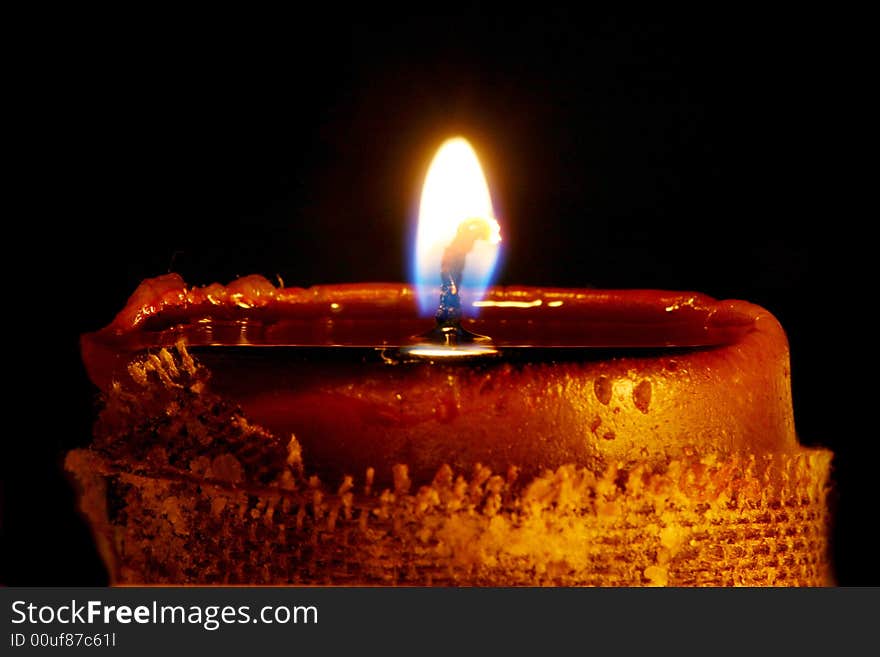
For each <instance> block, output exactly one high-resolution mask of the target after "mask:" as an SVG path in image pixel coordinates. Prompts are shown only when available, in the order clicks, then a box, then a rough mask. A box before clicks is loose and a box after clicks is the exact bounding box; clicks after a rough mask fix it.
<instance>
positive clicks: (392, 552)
mask: <svg viewBox="0 0 880 657" xmlns="http://www.w3.org/2000/svg"><path fill="white" fill-rule="evenodd" d="M451 145H452V149H451V151H450V150H449V149H447V150H441V153H440V155H439V156H438V158H437V161H438V162H440V163H441V167H440V169H437V168H433V169H432V173H431V174H429V176H428V178H427V182H426V187H425V191H424V193H423V199H422V215H423V218H422V220H423V222H426V223H422V224H420V227H419V234H418V237H417V242H419V243H420V245H421V247H420V248H421V249H422V250H420V253H419V256H418V257H417V258H416V267H415V268H416V270H417V272H419V273H420V277H417V280H416V283H415V284H414V285H411V286H410V285H400V284H351V285H337V286H318V287H313V288H308V289H300V288H284V287H276V286H274V285H273V284H271V283H270V282H269V281H267V280H266V279H263V278H261V277H258V276H248V277H244V278H241V279H239V280H237V281H234V282H232V283H230V284H229V285H226V286H223V285H219V284H214V285H210V286H207V287H201V288H200V287H192V286H189V285H187V284H186V283H185V282H184V281H183V279H182V278H181V277H179V276H177V275H175V274H168V275H165V276H160V277H158V278H155V279H150V280H147V281H144V282H143V283H142V284H141V286H140V287H139V288H138V289H137V290H136V291H135V293H134V294H133V296H132V297H131V299H130V300H129V302H128V304H127V305H126V306H125V308H123V310H122V311H121V312H120V313H119V314H118V315H117V317H116V318H115V319H114V320H113V322H112V323H111V324H110V325H109V326H107V327H106V328H105V329H103V330H101V331H98V332H95V333H91V334H87V335H85V336H83V339H82V350H83V357H84V362H85V364H86V367H87V370H88V373H89V376H90V377H91V379H92V380H93V381H94V382H95V383H96V385H97V386H98V387H99V388H101V390H102V391H103V392H104V395H105V398H106V406H105V408H104V410H103V411H102V413H101V417H100V419H99V422H98V424H97V425H96V432H95V440H94V443H93V444H92V445H91V446H90V448H89V449H86V450H77V451H74V452H72V453H71V454H70V455H69V456H68V459H67V466H68V469H69V470H70V471H71V472H73V473H74V475H75V476H76V477H77V479H78V480H79V481H80V483H81V486H82V491H83V495H82V505H83V510H84V511H85V513H86V515H87V516H88V517H89V518H90V520H91V521H92V524H93V527H94V529H95V534H96V538H97V540H98V543H99V546H100V547H101V550H102V554H103V555H104V558H105V560H106V562H107V563H108V566H109V568H110V572H111V577H112V579H113V581H114V582H118V583H135V582H141V583H144V582H149V583H154V582H161V583H191V582H201V583H220V582H232V583H282V582H294V583H295V582H307V583H333V584H336V583H407V584H493V585H508V584H536V583H542V584H544V583H549V584H565V585H571V584H599V585H638V584H673V585H699V584H709V585H718V584H808V585H816V584H826V583H829V582H830V571H829V565H828V557H827V537H826V536H827V522H828V517H827V507H826V499H825V498H826V494H827V477H828V469H829V465H830V454H829V453H828V452H827V451H824V450H818V449H805V448H803V447H801V446H800V445H799V444H798V441H797V438H796V435H795V431H794V422H793V416H792V408H791V393H790V372H789V368H788V350H787V343H786V338H785V334H784V331H783V330H782V328H781V326H780V325H779V323H778V322H777V321H776V320H775V319H774V318H773V316H772V315H771V314H770V313H769V312H767V311H766V310H764V309H762V308H760V307H757V306H755V305H752V304H749V303H747V302H744V301H716V300H714V299H712V298H710V297H707V296H705V295H702V294H698V293H692V292H666V291H658V290H607V291H603V290H586V289H552V288H540V289H539V288H529V287H506V288H491V287H488V288H487V287H486V286H487V285H488V279H489V277H490V276H491V270H492V269H493V268H494V264H495V259H496V258H497V248H498V241H499V240H498V238H500V237H502V236H501V234H500V233H501V231H500V228H499V225H498V223H497V221H496V219H495V217H494V213H493V211H492V208H491V201H490V200H489V195H488V191H486V189H485V182H484V180H483V178H482V174H481V173H479V175H477V173H478V172H479V165H478V164H477V165H476V169H475V168H474V163H475V162H476V157H475V156H472V155H471V153H472V151H470V150H469V148H466V144H465V143H462V142H461V141H455V142H452V144H451ZM447 146H449V144H447ZM450 152H452V154H453V156H454V157H450V156H449V153H450ZM456 152H457V155H456ZM456 157H457V158H458V159H456ZM462 158H463V159H462ZM444 162H447V163H449V162H452V163H454V164H455V166H452V167H451V169H450V170H451V171H453V172H455V174H456V176H459V177H458V178H456V177H453V182H452V183H444V182H443V180H442V179H441V176H440V173H442V165H443V163H444ZM438 171H440V173H437V172H438ZM459 174H460V175H459ZM460 176H464V178H463V179H460ZM475 176H476V182H473V181H474V180H475ZM447 180H448V178H447ZM445 185H451V188H450V187H445ZM456 189H467V190H468V193H467V194H465V193H462V194H461V195H456V194H455V193H454V191H455V190H456ZM449 199H453V200H455V201H456V203H457V205H455V204H453V205H451V206H450V205H448V203H447V202H448V200H449ZM439 201H442V202H444V203H447V205H446V206H443V207H442V210H441V211H437V210H436V208H437V205H436V203H438V202H439ZM446 219H451V221H450V222H449V225H440V224H438V223H437V222H440V221H445V220H446ZM472 219H478V220H479V221H480V222H483V223H482V224H480V225H479V226H478V228H479V230H478V231H477V234H478V237H477V238H476V239H474V240H473V243H470V242H471V240H470V239H468V240H467V241H468V244H467V248H464V249H462V253H461V254H457V255H463V256H464V262H458V263H457V264H450V262H452V259H451V256H450V255H449V253H450V248H451V247H450V246H449V245H450V244H453V243H454V242H455V239H456V234H457V232H456V231H458V228H459V227H460V226H462V225H467V224H465V223H463V222H466V221H470V220H472ZM484 229H485V230H484ZM432 236H433V237H432ZM438 243H439V245H440V246H437V244H438ZM478 243H479V244H478ZM453 255H456V254H453ZM431 271H434V272H436V273H437V276H436V279H434V280H433V281H431V280H426V277H427V278H428V279H429V278H430V277H431V274H430V272H431ZM441 288H442V289H441ZM459 288H460V289H459ZM426 299H427V300H428V301H426ZM430 300H433V303H434V304H435V310H436V304H438V303H439V306H440V309H439V311H437V312H436V313H433V314H435V315H436V317H435V318H432V317H431V316H430V315H431V314H432V313H431V306H430ZM459 304H460V305H459ZM426 314H427V315H428V317H426V316H425V315H426ZM459 315H461V317H459ZM435 322H436V325H435V326H434V330H433V331H432V330H429V329H431V327H432V324H434V323H435ZM450 327H452V328H453V329H454V331H453V335H452V337H450V332H449V331H448V330H444V329H449V328H450ZM438 330H439V331H440V332H439V333H438ZM473 336H481V337H477V338H473ZM474 344H476V345H478V346H479V347H480V348H479V349H477V350H474V349H471V348H470V347H471V346H473V345H474ZM157 555H158V556H157Z"/></svg>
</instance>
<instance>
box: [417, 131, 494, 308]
mask: <svg viewBox="0 0 880 657" xmlns="http://www.w3.org/2000/svg"><path fill="white" fill-rule="evenodd" d="M468 225H478V226H479V227H480V230H479V231H477V232H475V233H474V235H475V239H474V240H473V243H472V244H473V245H472V246H471V248H470V250H469V251H468V252H467V254H466V258H465V265H464V269H463V271H462V275H461V280H460V281H455V283H456V285H457V286H458V288H459V290H458V291H459V294H460V295H461V301H462V306H463V307H465V308H468V309H470V308H471V307H473V302H474V301H476V300H479V299H480V298H481V297H482V296H483V294H484V293H485V290H486V287H487V286H488V285H489V281H490V279H491V277H492V274H493V272H494V270H495V264H496V262H497V260H498V244H499V242H500V241H501V227H500V225H499V224H498V221H497V220H496V218H495V211H494V210H493V208H492V199H491V197H490V196H489V186H488V184H487V183H486V178H485V176H484V175H483V170H482V168H481V167H480V161H479V160H478V159H477V154H476V153H475V152H474V149H473V148H472V147H471V145H470V144H469V143H468V141H467V140H466V139H464V138H463V137H454V138H452V139H448V140H446V141H445V142H444V143H443V145H442V146H440V149H439V150H438V151H437V154H436V155H435V156H434V160H433V161H432V162H431V166H430V168H429V169H428V174H427V176H426V177H425V184H424V186H423V187H422V197H421V201H420V203H419V223H418V230H417V233H416V252H415V258H414V264H415V268H414V269H415V271H414V282H415V286H416V294H417V298H418V301H419V308H420V310H421V312H422V313H423V314H424V315H431V314H433V313H434V312H436V310H437V304H438V300H439V298H440V284H441V275H440V272H441V269H442V266H443V262H444V261H443V258H444V253H445V252H446V251H447V249H448V248H449V247H450V245H452V244H453V243H454V242H455V240H456V236H457V235H459V236H460V235H461V234H460V233H459V229H460V228H461V227H463V226H468Z"/></svg>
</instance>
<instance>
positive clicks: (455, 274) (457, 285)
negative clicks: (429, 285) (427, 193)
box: [428, 217, 491, 345]
mask: <svg viewBox="0 0 880 657" xmlns="http://www.w3.org/2000/svg"><path fill="white" fill-rule="evenodd" d="M490 237H491V226H490V224H489V222H488V221H487V220H486V219H482V218H478V217H475V218H472V219H466V220H464V221H462V222H461V223H460V224H459V225H458V230H457V231H456V233H455V238H454V239H453V240H452V242H451V243H450V244H449V246H447V247H446V249H445V250H444V251H443V258H442V259H441V260H440V305H439V306H438V308H437V314H436V315H435V316H434V317H435V319H436V320H437V326H436V327H435V328H434V330H433V331H431V332H430V333H429V336H428V337H430V338H431V339H432V340H434V341H438V342H441V343H443V344H446V345H455V344H458V343H459V342H474V341H482V340H488V338H485V337H484V336H481V335H476V334H475V333H471V332H470V331H467V330H465V329H463V328H462V327H461V318H462V313H461V296H460V294H459V292H460V290H461V280H462V272H463V271H464V265H465V259H466V258H467V254H468V253H470V252H471V250H472V249H473V248H474V242H476V241H477V240H489V239H490Z"/></svg>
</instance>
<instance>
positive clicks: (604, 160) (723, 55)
mask: <svg viewBox="0 0 880 657" xmlns="http://www.w3.org/2000/svg"><path fill="white" fill-rule="evenodd" d="M74 18H75V19H76V20H75V23H72V25H71V28H70V29H69V30H68V29H65V26H64V25H63V24H62V25H60V26H57V28H56V29H57V32H58V33H62V34H63V38H62V39H59V40H58V41H57V42H54V39H53V38H51V37H46V38H44V39H41V40H40V41H39V42H38V45H44V46H45V47H46V51H45V53H44V54H45V55H46V56H45V58H44V60H43V61H42V62H41V68H40V73H39V75H34V76H33V77H32V78H31V79H30V87H31V89H32V90H33V93H34V94H39V99H40V100H39V102H36V103H34V108H35V109H34V112H33V116H31V117H29V118H30V120H29V121H28V122H27V123H22V125H21V126H16V128H17V129H18V131H19V134H20V136H23V137H24V138H25V140H29V141H31V140H32V144H33V146H32V148H31V149H30V150H31V153H30V154H31V156H32V157H33V159H34V160H35V161H36V165H35V168H34V169H33V171H34V173H35V174H36V175H35V176H34V177H35V178H36V186H35V191H34V192H33V193H32V194H30V198H29V199H28V204H27V207H28V211H27V212H26V213H25V214H24V215H23V216H22V217H21V218H20V219H16V224H17V228H16V231H21V232H20V234H21V237H20V238H18V239H14V240H10V241H8V242H7V243H6V245H5V246H6V249H5V252H6V255H7V259H8V260H9V261H13V260H15V259H16V258H18V257H21V256H23V258H24V261H25V263H26V264H25V265H24V269H23V270H19V275H18V276H16V277H14V278H13V279H12V280H13V281H16V285H14V286H13V287H12V289H11V290H10V291H9V294H11V295H12V299H14V300H15V301H16V303H17V302H19V301H21V302H24V303H23V304H22V305H21V307H22V308H26V309H27V314H25V312H24V311H22V315H24V318H22V317H18V318H17V320H16V322H14V323H12V325H11V326H12V328H13V335H15V336H18V337H16V342H13V343H7V346H8V347H11V350H12V351H14V352H15V355H17V356H19V357H20V358H22V359H23V362H22V364H20V365H18V367H19V368H20V369H19V370H18V371H19V372H20V373H21V380H22V388H23V391H24V394H25V400H24V401H23V402H22V403H24V404H27V403H31V404H33V403H35V405H36V409H37V410H35V411H28V415H27V418H28V419H27V420H26V422H25V423H24V424H23V427H22V428H20V429H15V430H13V429H10V430H9V435H7V436H6V440H7V443H8V445H9V449H11V450H12V452H11V454H10V458H9V459H7V460H6V465H7V466H9V465H11V466H13V467H10V468H7V473H6V476H5V487H4V493H3V495H4V522H3V532H4V534H5V536H4V538H3V544H4V550H6V555H5V556H4V558H3V566H4V571H5V572H4V573H3V578H4V581H6V582H7V583H10V584H29V585H49V584H51V585H60V584H101V583H104V582H106V576H105V574H104V572H103V569H102V567H101V565H100V563H99V561H98V559H97V557H96V556H95V554H94V553H93V551H92V548H91V542H90V538H89V535H88V532H87V530H86V529H85V526H84V525H83V523H82V522H81V521H80V519H79V518H78V516H77V514H76V513H75V511H74V501H73V497H72V492H71V490H70V488H69V486H68V485H67V483H66V481H65V479H64V478H63V476H62V475H61V472H60V459H61V455H62V453H63V451H64V450H66V449H68V448H70V447H72V446H76V445H82V444H85V443H86V442H87V441H88V439H89V434H90V424H91V422H92V420H93V419H94V415H95V410H96V401H97V394H96V391H95V389H94V388H93V387H92V386H91V384H90V383H89V382H88V380H87V379H86V377H85V374H84V371H83V369H82V366H81V364H80V359H79V353H78V344H77V340H78V336H79V334H80V333H82V332H85V331H90V330H95V329H98V328H100V327H102V326H104V325H106V324H107V323H108V322H109V321H110V320H111V319H112V317H113V315H114V314H115V313H116V312H117V311H118V310H119V309H120V308H121V307H122V305H123V304H124V302H125V300H126V299H127V297H128V295H129V294H130V293H131V292H132V291H133V290H134V288H135V287H136V286H137V284H138V283H139V282H140V281H141V280H142V279H144V278H146V277H149V276H155V275H157V274H161V273H164V272H167V271H169V270H171V271H177V272H180V273H181V274H182V275H183V276H184V277H185V278H186V280H187V281H188V282H189V283H191V284H207V283H210V282H213V281H219V282H228V281H229V280H231V279H233V278H235V277H236V276H238V275H244V274H249V273H261V274H264V275H266V276H267V277H270V278H273V279H274V278H275V276H276V275H280V276H281V277H282V278H283V280H284V281H285V283H286V284H288V285H297V286H308V285H311V284H315V283H333V282H342V281H368V280H376V281H380V280H406V279H407V278H408V271H407V265H408V256H407V248H408V247H407V240H408V239H409V231H410V220H411V219H412V218H413V216H414V213H415V210H416V207H417V201H418V194H419V190H420V186H421V182H422V177H423V176H424V173H425V169H426V166H427V164H428V162H429V160H430V157H431V155H432V154H433V151H434V150H435V149H436V147H437V146H438V145H439V144H440V142H441V141H442V140H443V139H445V138H446V137H448V136H451V135H454V134H463V135H465V136H467V137H468V138H469V139H470V140H471V141H472V143H473V144H474V145H475V147H476V149H477V151H478V153H479V155H480V157H481V160H482V162H483V165H484V168H485V169H486V171H487V176H488V178H489V182H490V185H491V187H492V192H493V197H494V199H495V201H496V205H497V211H498V212H499V214H500V216H501V218H502V221H503V226H504V228H505V234H504V243H503V249H504V256H503V257H504V260H503V265H502V266H501V268H500V270H499V275H498V280H497V282H498V283H500V284H507V283H516V284H524V285H556V286H596V287H619V288H626V287H654V288H669V289H689V290H699V291H701V292H705V293H708V294H710V295H712V296H715V297H719V298H726V297H727V298H744V299H748V300H750V301H753V302H755V303H758V304H760V305H763V306H765V307H766V308H768V309H769V310H770V311H771V312H773V313H774V314H775V315H776V316H777V317H778V318H779V319H780V321H781V322H782V324H783V326H784V327H785V328H786V330H787V332H788V335H789V339H790V341H791V348H792V372H793V386H794V403H795V414H796V422H797V428H798V433H799V436H800V438H801V441H802V442H803V443H805V444H810V445H824V446H827V447H830V448H832V449H833V450H834V451H835V453H836V455H837V456H836V460H835V482H836V483H835V486H836V493H835V498H834V501H835V505H836V512H835V517H836V526H835V530H834V546H833V547H834V558H835V565H836V570H837V578H838V581H839V582H840V583H841V584H847V585H863V584H877V583H878V582H880V579H878V575H877V571H876V568H875V567H874V566H873V564H872V557H873V553H874V550H873V549H872V547H871V545H870V541H869V540H868V539H867V537H868V536H869V535H870V531H871V530H870V519H871V515H870V514H872V513H873V509H874V508H875V505H876V502H877V496H876V492H875V491H876V484H875V482H874V481H873V480H872V478H871V474H870V473H871V472H872V467H871V465H872V463H871V458H872V456H873V453H874V451H875V449H876V448H875V447H874V445H873V442H874V441H875V440H876V431H875V430H871V429H867V430H866V429H865V426H864V423H865V422H868V421H870V419H872V418H873V417H875V414H874V413H873V408H872V406H871V394H872V393H871V387H870V379H869V377H867V376H864V375H863V374H861V372H862V371H863V370H865V368H866V367H867V361H868V353H869V352H870V349H869V346H868V345H869V343H870V337H871V336H870V332H869V331H867V330H865V329H863V327H864V326H866V325H868V326H869V325H870V324H869V322H868V320H867V319H866V317H865V314H864V313H865V312H866V310H865V308H866V307H867V306H869V305H870V304H867V306H866V304H865V303H864V301H863V299H864V298H865V297H864V293H863V290H862V286H864V287H866V281H867V280H868V279H867V278H866V277H865V276H866V275H865V270H867V267H868V264H869V262H868V261H866V260H863V259H861V256H859V255H857V254H859V253H860V249H859V243H860V242H862V241H863V239H862V238H860V237H859V233H858V232H856V231H855V230H854V225H855V222H854V221H853V220H852V219H851V218H850V217H849V216H848V214H847V212H846V210H845V208H844V204H843V201H842V193H841V191H840V186H839V184H838V183H839V177H840V175H841V167H842V165H843V163H842V162H841V158H840V156H839V153H838V152H837V145H838V142H839V141H840V140H841V138H842V137H841V134H842V133H843V132H844V131H845V126H846V123H847V121H848V117H847V110H846V108H845V103H846V94H845V89H844V85H843V83H842V82H841V77H840V72H841V70H840V69H841V67H842V66H844V67H845V66H846V63H845V62H843V63H841V62H840V60H839V59H834V53H835V52H836V44H837V43H838V40H839V39H841V38H842V37H841V35H840V34H839V33H838V31H837V28H838V26H837V25H836V23H835V21H833V20H831V19H830V18H829V17H827V16H821V15H809V16H807V15H803V14H802V13H801V14H796V15H794V14H788V13H782V12H780V13H779V14H772V13H768V12H767V11H762V12H761V13H736V12H734V11H732V10H731V11H730V12H729V13H727V12H722V11H719V10H715V11H714V12H713V13H702V14H701V13H688V14H686V15H672V14H669V13H666V12H664V13H657V14H655V15H648V14H638V15H611V14H609V13H608V12H604V11H594V12H589V11H585V10H584V9H583V8H581V9H579V11H578V12H574V11H573V10H567V9H559V10H556V11H542V12H541V13H540V15H538V14H534V15H532V14H523V13H520V14H514V13H511V12H510V10H509V9H508V10H505V11H500V10H494V9H491V8H489V7H486V6H484V5H481V4H478V3H465V4H462V3H457V4H455V5H454V6H452V7H449V8H446V9H444V10H443V11H435V12H434V13H426V14H422V15H419V16H417V17H404V16H400V15H384V16H378V15H369V16H352V15H349V14H346V13H345V12H342V11H340V12H339V13H338V15H333V16H329V15H322V16H318V15H316V13H315V12H312V13H309V14H308V15H306V14H301V15H291V16H283V17H282V16H266V17H264V20H261V21H259V22H256V23H251V22H249V21H248V22H245V21H244V20H240V17H239V16H237V15H234V14H231V15H226V16H222V17H218V16H217V15H215V14H204V15H200V16H197V17H194V18H193V17H186V18H184V17H182V16H179V15H168V16H136V17H135V16H126V17H109V18H108V17H107V16H94V17H88V16H82V15H77V16H76V17H71V20H73V19H74ZM108 20H110V23H109V24H108V23H107V21H108ZM105 26H106V27H105ZM38 49H39V48H36V49H35V50H38ZM46 53H48V54H46ZM16 234H19V233H16ZM868 298H870V297H868ZM22 335H24V336H25V337H24V338H22V337H21V336H22ZM19 344H21V345H23V346H22V348H17V347H15V346H14V345H19ZM13 362H14V361H13ZM16 412H17V411H16V409H13V410H12V413H13V414H15V413H16ZM869 426H870V425H869ZM19 452H20V453H19Z"/></svg>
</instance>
